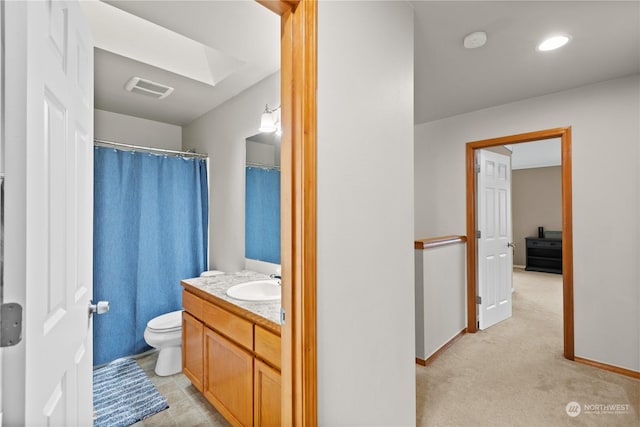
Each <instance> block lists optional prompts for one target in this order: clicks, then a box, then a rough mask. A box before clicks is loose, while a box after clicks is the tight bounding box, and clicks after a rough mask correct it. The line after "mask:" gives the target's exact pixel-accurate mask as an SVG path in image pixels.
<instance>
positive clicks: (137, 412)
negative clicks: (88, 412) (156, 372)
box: [93, 359, 169, 427]
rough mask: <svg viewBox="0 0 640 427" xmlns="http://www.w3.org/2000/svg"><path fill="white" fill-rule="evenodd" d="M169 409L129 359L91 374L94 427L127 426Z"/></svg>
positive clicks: (143, 374) (156, 390) (134, 362)
mask: <svg viewBox="0 0 640 427" xmlns="http://www.w3.org/2000/svg"><path fill="white" fill-rule="evenodd" d="M168 407H169V404H168V403H167V399H165V398H164V396H162V395H161V394H160V393H159V392H158V389H156V386H154V385H153V383H152V382H151V381H150V380H149V378H147V375H146V374H145V373H144V371H143V370H142V368H140V366H139V365H138V364H137V363H136V361H135V360H133V359H120V360H116V361H115V362H112V363H110V364H108V365H106V366H103V367H102V368H98V369H96V370H94V371H93V408H94V411H95V413H94V419H93V426H94V427H124V426H130V425H131V424H134V423H136V422H138V421H140V420H142V419H144V418H147V417H149V416H151V415H153V414H157V413H158V412H160V411H163V410H165V409H167V408H168Z"/></svg>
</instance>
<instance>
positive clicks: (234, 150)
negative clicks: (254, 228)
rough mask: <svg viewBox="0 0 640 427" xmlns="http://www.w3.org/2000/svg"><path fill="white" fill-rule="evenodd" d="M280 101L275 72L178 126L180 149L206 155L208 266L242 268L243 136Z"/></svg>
mask: <svg viewBox="0 0 640 427" xmlns="http://www.w3.org/2000/svg"><path fill="white" fill-rule="evenodd" d="M267 103H268V104H269V107H271V108H275V107H277V106H278V105H280V73H279V72H278V73H275V74H272V75H271V76H269V77H267V78H266V79H264V80H262V81H260V82H258V83H257V84H255V85H254V86H252V87H250V88H249V89H247V90H245V91H244V92H242V93H240V94H239V95H237V96H235V97H234V98H232V99H230V100H229V101H227V102H225V103H224V104H222V105H221V106H219V107H217V108H215V109H213V110H211V111H209V112H208V113H206V114H205V115H203V116H202V117H200V118H198V119H196V120H194V121H193V122H191V123H190V124H189V125H187V126H185V127H184V128H183V130H182V142H183V144H182V148H183V149H184V150H187V149H190V148H195V149H196V151H197V152H199V153H207V154H209V183H210V184H209V268H211V269H213V268H215V269H217V270H222V271H228V272H233V271H239V270H242V269H243V268H244V179H245V168H244V163H245V150H246V147H245V146H246V143H245V140H246V138H248V137H250V136H252V135H255V134H256V132H257V131H258V127H259V126H260V115H261V114H262V112H263V111H264V105H265V104H267Z"/></svg>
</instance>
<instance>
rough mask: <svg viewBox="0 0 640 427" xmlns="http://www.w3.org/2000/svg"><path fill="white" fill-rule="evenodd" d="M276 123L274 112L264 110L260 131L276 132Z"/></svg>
mask: <svg viewBox="0 0 640 427" xmlns="http://www.w3.org/2000/svg"><path fill="white" fill-rule="evenodd" d="M276 129H277V128H276V123H275V120H274V119H273V114H272V113H267V112H264V113H262V117H261V118H260V129H258V130H259V131H260V132H275V131H276Z"/></svg>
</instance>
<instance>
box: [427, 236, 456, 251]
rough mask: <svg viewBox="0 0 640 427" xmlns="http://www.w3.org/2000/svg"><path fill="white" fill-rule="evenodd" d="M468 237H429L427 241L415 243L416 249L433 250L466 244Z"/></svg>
mask: <svg viewBox="0 0 640 427" xmlns="http://www.w3.org/2000/svg"><path fill="white" fill-rule="evenodd" d="M466 241H467V236H442V237H429V238H426V239H420V240H416V241H415V242H414V248H415V249H431V248H437V247H438V246H445V245H452V244H455V243H466Z"/></svg>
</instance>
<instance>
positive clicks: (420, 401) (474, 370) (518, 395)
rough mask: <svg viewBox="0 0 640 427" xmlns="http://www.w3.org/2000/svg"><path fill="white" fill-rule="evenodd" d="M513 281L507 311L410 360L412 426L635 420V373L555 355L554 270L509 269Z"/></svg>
mask: <svg viewBox="0 0 640 427" xmlns="http://www.w3.org/2000/svg"><path fill="white" fill-rule="evenodd" d="M514 287H515V289H516V291H515V293H514V294H513V317H512V318H510V319H508V320H505V321H503V322H501V323H499V324H497V325H495V326H493V327H491V328H489V329H487V330H486V331H481V332H478V333H476V334H465V335H464V336H462V337H461V338H460V339H459V340H458V341H457V342H456V343H455V344H454V345H452V346H451V347H450V348H449V349H447V350H446V351H445V352H443V354H442V355H441V356H440V357H439V358H437V359H436V360H435V361H433V363H431V364H430V365H429V366H426V367H423V366H419V365H416V375H417V425H419V426H465V427H466V426H470V427H471V426H473V427H476V426H477V427H482V426H492V427H500V426H536V427H537V426H541V427H542V426H597V427H601V426H624V427H638V426H640V416H639V414H640V380H635V379H632V378H629V377H625V376H622V375H618V374H614V373H611V372H607V371H603V370H601V369H597V368H593V367H590V366H585V365H581V364H578V363H575V362H570V361H568V360H566V359H564V358H563V356H562V277H561V276H560V275H555V274H546V273H534V272H525V271H520V270H516V272H514ZM570 402H577V403H578V404H580V409H581V413H580V414H579V415H578V416H576V417H570V416H569V415H568V414H567V411H566V407H567V404H569V403H570ZM612 404H618V406H617V407H616V408H613V409H615V412H616V413H602V412H603V410H605V409H607V408H605V407H603V406H594V405H612ZM587 405H588V406H587ZM598 409H599V410H600V413H598ZM609 409H612V408H611V407H609Z"/></svg>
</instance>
